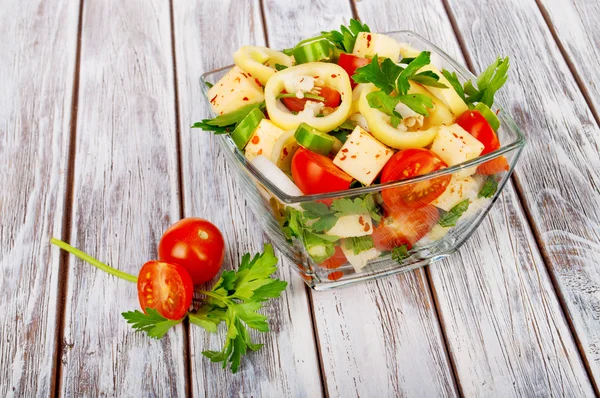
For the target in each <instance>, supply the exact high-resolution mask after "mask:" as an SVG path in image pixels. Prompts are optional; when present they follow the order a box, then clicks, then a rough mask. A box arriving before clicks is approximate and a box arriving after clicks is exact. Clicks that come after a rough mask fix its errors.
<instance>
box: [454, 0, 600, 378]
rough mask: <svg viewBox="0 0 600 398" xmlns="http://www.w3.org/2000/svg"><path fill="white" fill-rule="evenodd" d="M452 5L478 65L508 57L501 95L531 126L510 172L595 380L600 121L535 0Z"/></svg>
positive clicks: (598, 364) (598, 365) (599, 341)
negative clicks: (508, 73)
mask: <svg viewBox="0 0 600 398" xmlns="http://www.w3.org/2000/svg"><path fill="white" fill-rule="evenodd" d="M449 4H450V7H451V9H452V13H453V14H454V16H455V18H456V22H457V25H458V27H459V28H460V30H461V32H462V35H463V38H464V41H465V44H466V47H467V49H468V51H469V53H470V54H471V58H472V59H473V64H474V67H475V69H476V70H482V69H483V68H484V67H485V65H486V64H488V63H489V62H490V61H492V60H493V59H494V58H495V57H496V56H497V55H498V54H505V55H509V56H510V57H511V64H512V67H511V70H512V78H511V79H509V81H508V83H507V85H506V88H505V89H504V90H502V91H501V92H500V94H499V101H500V102H501V103H502V104H503V105H504V107H505V109H506V110H507V111H508V112H510V113H511V114H512V115H513V117H514V118H515V120H516V121H517V123H518V124H519V125H520V126H521V127H522V129H523V131H525V133H526V135H527V140H528V147H527V148H526V150H525V151H524V153H523V155H522V157H521V161H520V164H519V166H517V169H516V181H517V183H518V187H519V191H520V194H521V197H522V198H523V199H524V200H525V202H524V206H525V208H526V209H527V212H528V213H529V215H530V219H531V220H532V221H533V228H534V232H535V233H536V235H537V240H538V241H539V242H540V244H541V249H542V254H543V255H544V257H545V258H546V259H547V263H548V265H549V267H550V270H551V272H552V274H553V277H554V279H555V281H556V285H557V287H558V291H559V293H560V294H561V295H562V299H563V302H564V305H565V307H566V309H567V315H568V317H569V318H570V321H571V323H572V324H573V327H574V330H575V332H576V336H577V339H578V341H579V345H580V346H581V347H582V352H583V354H584V359H585V360H586V361H587V363H588V364H589V368H590V369H591V372H592V374H593V376H594V379H595V380H596V383H597V381H598V378H599V377H600V348H599V347H600V332H599V330H600V317H599V316H598V309H599V308H600V294H599V293H598V291H599V290H598V286H600V272H599V271H598V259H599V258H600V208H599V207H598V203H600V156H598V154H599V153H600V129H599V128H598V125H597V124H596V122H595V121H594V118H593V115H592V113H591V111H590V109H589V108H588V106H587V104H586V102H585V99H584V97H583V96H582V94H581V92H580V90H579V88H578V87H577V85H576V82H575V80H574V79H573V77H572V75H571V72H570V71H569V68H568V66H567V64H566V62H565V60H564V59H563V57H562V55H561V54H560V52H559V49H558V47H557V45H556V42H555V41H554V40H553V38H552V36H551V34H550V31H549V29H548V27H547V25H546V23H545V21H544V19H543V18H542V15H541V13H540V10H539V8H538V7H537V5H536V3H535V2H534V1H533V0H511V1H506V2H494V1H484V2H482V3H481V7H480V8H479V9H478V10H475V9H473V8H472V7H467V6H466V5H465V4H463V3H462V2H459V1H453V0H452V1H450V2H449ZM498 15H502V16H503V18H496V16H498ZM484 21H485V22H484ZM500 37H502V40H499V39H498V38H500Z"/></svg>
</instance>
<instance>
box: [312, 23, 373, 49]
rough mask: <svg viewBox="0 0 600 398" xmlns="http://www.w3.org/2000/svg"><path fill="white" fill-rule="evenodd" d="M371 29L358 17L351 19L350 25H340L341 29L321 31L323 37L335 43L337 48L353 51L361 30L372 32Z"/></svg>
mask: <svg viewBox="0 0 600 398" xmlns="http://www.w3.org/2000/svg"><path fill="white" fill-rule="evenodd" d="M370 31H371V30H370V29H369V27H368V26H367V25H366V24H362V23H360V21H358V20H356V19H350V23H349V25H348V27H346V26H343V25H342V26H340V31H339V32H338V31H336V30H332V31H329V32H321V34H322V35H323V37H325V38H327V39H328V40H329V41H331V42H332V43H334V44H335V45H336V47H337V48H339V49H340V50H342V51H345V52H347V53H351V52H352V50H353V49H354V43H356V36H357V35H358V34H359V33H360V32H370Z"/></svg>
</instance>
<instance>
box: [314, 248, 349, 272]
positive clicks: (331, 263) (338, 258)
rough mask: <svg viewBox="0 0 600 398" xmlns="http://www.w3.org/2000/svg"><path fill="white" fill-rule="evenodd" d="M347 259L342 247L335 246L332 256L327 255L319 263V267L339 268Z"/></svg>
mask: <svg viewBox="0 0 600 398" xmlns="http://www.w3.org/2000/svg"><path fill="white" fill-rule="evenodd" d="M347 261H348V259H347V258H346V255H345V254H344V252H343V251H342V247H341V246H336V247H335V253H334V254H333V256H331V257H329V258H328V259H327V260H325V261H323V262H322V263H321V264H319V267H323V268H328V269H336V268H339V267H341V266H342V265H344V264H346V262H347Z"/></svg>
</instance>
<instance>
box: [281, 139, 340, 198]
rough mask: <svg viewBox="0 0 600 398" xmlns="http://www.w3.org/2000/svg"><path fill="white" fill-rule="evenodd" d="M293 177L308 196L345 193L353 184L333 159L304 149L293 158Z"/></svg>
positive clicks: (299, 150)
mask: <svg viewBox="0 0 600 398" xmlns="http://www.w3.org/2000/svg"><path fill="white" fill-rule="evenodd" d="M292 177H293V178H294V182H295V183H296V185H297V186H298V188H300V190H301V191H302V192H303V193H304V194H306V195H313V194H319V193H325V192H335V191H343V190H345V189H349V188H350V183H352V177H350V176H349V175H348V174H346V173H345V172H344V171H343V170H342V169H340V168H339V167H337V166H336V165H335V164H333V162H332V161H331V159H329V158H328V157H326V156H322V155H319V154H318V153H314V152H311V151H309V150H308V149H305V148H303V147H300V148H298V150H297V151H296V153H295V154H294V157H293V158H292Z"/></svg>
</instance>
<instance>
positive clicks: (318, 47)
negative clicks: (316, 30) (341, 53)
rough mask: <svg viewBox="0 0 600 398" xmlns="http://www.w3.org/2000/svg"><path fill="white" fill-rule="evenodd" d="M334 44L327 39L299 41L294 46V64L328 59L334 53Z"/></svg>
mask: <svg viewBox="0 0 600 398" xmlns="http://www.w3.org/2000/svg"><path fill="white" fill-rule="evenodd" d="M334 50H335V46H334V45H333V44H331V42H330V41H329V40H327V39H320V40H316V41H310V42H307V43H300V44H299V45H298V46H296V48H294V52H293V55H294V59H295V60H296V64H305V63H307V62H317V61H329V60H331V59H332V58H333V56H334V54H335V51H334Z"/></svg>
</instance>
